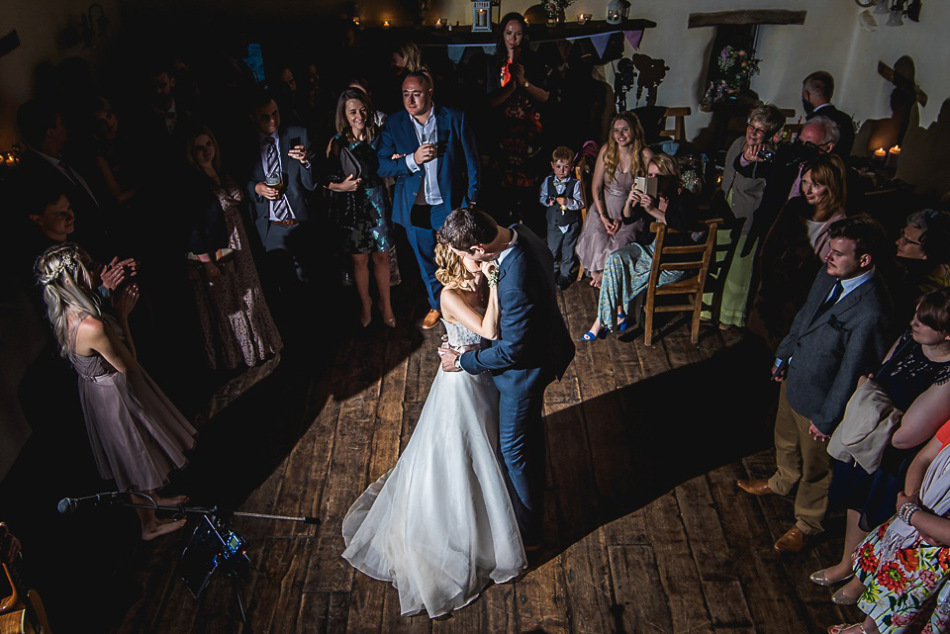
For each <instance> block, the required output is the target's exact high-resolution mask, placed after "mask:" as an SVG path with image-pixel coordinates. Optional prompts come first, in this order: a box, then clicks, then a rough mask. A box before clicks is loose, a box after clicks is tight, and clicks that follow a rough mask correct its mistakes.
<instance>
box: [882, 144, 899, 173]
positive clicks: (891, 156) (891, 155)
mask: <svg viewBox="0 0 950 634" xmlns="http://www.w3.org/2000/svg"><path fill="white" fill-rule="evenodd" d="M900 157H901V148H900V146H899V145H895V146H894V147H892V148H891V149H889V150H888V151H887V160H886V161H885V162H884V165H885V166H886V167H888V168H890V169H897V160H898V159H899V158H900Z"/></svg>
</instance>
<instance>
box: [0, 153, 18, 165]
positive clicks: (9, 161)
mask: <svg viewBox="0 0 950 634" xmlns="http://www.w3.org/2000/svg"><path fill="white" fill-rule="evenodd" d="M3 162H4V164H5V165H7V166H13V165H14V164H15V163H16V157H14V156H13V152H7V153H6V156H5V157H4V159H3Z"/></svg>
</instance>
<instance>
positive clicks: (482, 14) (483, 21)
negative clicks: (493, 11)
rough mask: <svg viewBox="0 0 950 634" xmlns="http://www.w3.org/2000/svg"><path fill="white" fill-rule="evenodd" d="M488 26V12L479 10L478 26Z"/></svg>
mask: <svg viewBox="0 0 950 634" xmlns="http://www.w3.org/2000/svg"><path fill="white" fill-rule="evenodd" d="M487 25H488V12H487V11H485V9H479V10H478V26H487Z"/></svg>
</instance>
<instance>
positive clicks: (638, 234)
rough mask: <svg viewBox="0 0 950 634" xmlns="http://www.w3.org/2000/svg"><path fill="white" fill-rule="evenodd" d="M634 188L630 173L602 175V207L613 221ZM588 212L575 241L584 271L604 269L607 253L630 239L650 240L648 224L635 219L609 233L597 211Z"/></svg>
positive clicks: (620, 217)
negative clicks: (613, 232)
mask: <svg viewBox="0 0 950 634" xmlns="http://www.w3.org/2000/svg"><path fill="white" fill-rule="evenodd" d="M632 187H633V174H632V173H631V172H620V171H618V172H616V173H615V174H614V176H613V178H608V177H607V176H606V175H605V176H604V206H605V207H607V216H608V217H609V218H611V219H612V220H621V219H622V218H623V206H624V204H626V202H627V196H628V195H629V194H630V189H631V188H632ZM591 211H592V213H588V214H587V221H586V222H585V223H584V228H583V229H582V230H581V237H580V238H578V240H577V257H578V259H579V260H580V262H581V266H583V267H584V270H586V271H603V270H604V263H605V262H606V260H607V256H608V255H610V254H611V253H613V252H614V251H616V250H617V249H619V248H621V247H625V246H627V245H628V244H630V243H631V242H634V241H637V242H642V241H645V240H649V235H650V231H649V230H650V224H649V222H646V221H645V220H643V219H637V221H636V222H633V223H630V224H621V225H620V229H619V230H618V231H617V233H615V234H614V235H608V233H607V230H606V229H605V228H604V223H603V221H602V220H601V219H600V216H599V215H598V214H597V213H593V210H591Z"/></svg>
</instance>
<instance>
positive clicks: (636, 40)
mask: <svg viewBox="0 0 950 634" xmlns="http://www.w3.org/2000/svg"><path fill="white" fill-rule="evenodd" d="M623 36H624V37H625V38H627V42H629V43H630V46H631V47H633V49H634V50H637V49H639V48H640V40H642V39H643V31H642V30H638V31H624V32H623Z"/></svg>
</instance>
